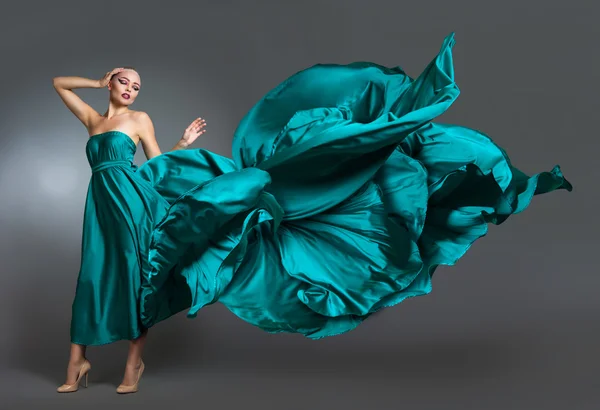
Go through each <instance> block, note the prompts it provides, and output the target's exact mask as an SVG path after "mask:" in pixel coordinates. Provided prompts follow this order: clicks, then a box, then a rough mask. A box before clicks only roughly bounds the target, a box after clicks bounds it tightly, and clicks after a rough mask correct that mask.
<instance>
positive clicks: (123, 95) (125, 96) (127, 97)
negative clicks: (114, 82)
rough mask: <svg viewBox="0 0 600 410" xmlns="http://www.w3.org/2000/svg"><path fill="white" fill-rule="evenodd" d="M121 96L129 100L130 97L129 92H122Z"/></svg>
mask: <svg viewBox="0 0 600 410" xmlns="http://www.w3.org/2000/svg"><path fill="white" fill-rule="evenodd" d="M121 97H123V98H125V99H126V100H128V99H129V98H130V96H129V94H127V93H123V94H121Z"/></svg>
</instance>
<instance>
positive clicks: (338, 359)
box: [0, 308, 600, 410]
mask: <svg viewBox="0 0 600 410" xmlns="http://www.w3.org/2000/svg"><path fill="white" fill-rule="evenodd" d="M394 310H395V312H394ZM398 312H399V311H398V310H397V309H396V308H393V309H391V310H390V311H389V312H384V313H383V314H381V315H379V316H377V317H373V319H372V320H370V321H369V322H365V323H364V329H361V330H357V331H356V335H350V334H349V335H348V336H347V338H348V339H352V338H354V339H360V338H363V337H364V338H368V334H369V332H371V334H374V335H377V333H376V332H375V333H373V331H374V330H376V328H377V327H379V326H381V325H382V321H385V319H386V318H385V317H382V316H388V317H390V316H391V315H393V314H396V315H398ZM596 323H597V318H596V317H593V316H591V315H586V314H585V313H584V312H576V311H570V312H569V313H563V314H561V313H558V311H557V312H554V313H553V314H552V315H548V317H547V318H546V319H545V320H538V321H535V322H532V323H531V324H530V325H519V326H513V325H511V324H510V323H509V322H505V323H502V322H501V321H499V322H498V327H497V329H496V331H495V332H490V330H489V328H488V326H489V325H490V323H488V324H487V325H486V326H483V327H482V329H485V330H481V331H478V326H471V327H464V328H462V329H457V328H455V329H454V331H448V330H446V331H445V333H446V334H445V335H441V334H439V335H438V336H437V337H435V338H430V337H431V336H429V337H426V333H427V332H421V334H417V335H414V334H413V335H412V337H410V338H409V340H410V341H407V342H396V344H395V345H394V346H390V341H385V339H384V334H382V333H381V332H380V333H379V335H378V336H377V337H378V338H380V339H381V341H380V343H374V342H373V341H370V342H369V344H366V346H369V347H368V348H367V349H365V350H364V351H361V350H360V349H357V348H356V344H357V340H354V341H353V342H352V344H353V347H352V348H345V346H346V345H347V343H344V341H341V342H340V340H337V341H335V340H334V339H332V340H324V341H322V342H317V343H314V342H311V341H304V340H302V339H297V338H295V337H294V336H291V335H277V336H265V337H267V338H269V337H275V338H285V339H288V340H287V343H284V344H285V345H286V346H288V347H287V348H283V347H281V348H279V349H271V350H269V351H266V350H265V349H261V348H260V347H257V346H254V347H243V346H244V343H243V340H240V341H238V346H237V347H234V348H232V349H230V350H229V351H227V352H226V353H223V351H224V350H223V349H222V345H221V348H218V346H217V344H214V345H204V346H199V347H194V346H193V345H192V343H190V344H186V343H174V345H173V346H170V347H169V345H168V341H167V339H168V337H165V336H166V334H165V333H164V332H160V333H159V332H158V331H157V333H159V334H158V335H157V339H158V340H156V343H155V344H153V343H152V341H151V340H150V339H149V343H148V349H147V352H146V359H145V360H146V365H147V370H146V373H145V374H144V376H143V381H142V382H141V383H140V391H139V392H138V393H136V394H133V395H128V396H121V395H117V394H116V393H115V391H114V390H115V387H116V385H117V384H118V383H119V382H120V377H121V373H120V371H121V368H122V364H121V362H120V359H121V358H122V357H123V356H124V354H125V353H126V348H127V345H126V343H125V342H119V343H117V344H114V345H110V346H106V347H102V348H95V349H91V350H90V353H89V358H90V360H91V361H92V363H93V366H94V368H93V371H92V372H91V373H90V377H89V382H90V385H89V387H88V388H87V389H85V388H81V389H80V391H78V392H76V393H71V394H58V393H55V392H54V390H55V388H56V386H57V383H60V382H62V377H63V372H62V369H63V367H64V361H63V360H62V359H63V358H62V357H60V356H56V355H46V354H43V352H42V351H39V352H35V353H34V354H33V355H32V356H31V360H25V361H24V362H23V363H22V365H21V366H15V368H13V369H9V371H8V372H3V374H2V384H1V388H0V391H1V395H2V397H3V400H2V401H3V402H4V403H5V405H6V407H4V406H3V407H2V408H6V409H15V410H16V409H21V408H35V407H37V406H39V408H62V409H68V408H86V409H106V408H111V409H120V408H131V406H132V405H134V404H136V405H140V406H141V405H144V406H145V407H149V408H158V407H164V406H168V405H170V404H173V403H177V404H182V405H186V406H189V405H193V407H194V408H219V409H239V408H251V409H254V408H256V409H263V410H266V409H307V408H311V409H331V408H340V409H379V408H381V409H383V408H410V409H441V408H443V409H486V410H496V409H497V410H506V409H513V410H517V409H523V410H531V409H545V410H549V409H569V410H571V409H573V410H587V409H590V410H596V409H598V408H599V404H600V400H599V399H598V391H599V389H598V387H600V386H598V385H599V384H600V381H599V378H598V376H597V371H598V365H599V364H600V360H599V358H598V357H599V354H598V346H599V345H600V337H599V333H598V331H597V326H596ZM241 326H243V325H241ZM406 331H407V332H409V331H410V329H406ZM419 337H423V338H422V339H419ZM290 340H295V341H296V343H295V344H294V343H290ZM225 344H226V345H229V344H232V341H231V340H229V341H227V342H225ZM348 344H349V343H348ZM373 345H375V346H376V345H379V346H381V347H380V348H375V349H374V348H373ZM211 352H221V353H220V354H219V355H213V354H212V353H211ZM34 359H35V360H34ZM109 406H110V407H109Z"/></svg>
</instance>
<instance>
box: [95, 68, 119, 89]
mask: <svg viewBox="0 0 600 410" xmlns="http://www.w3.org/2000/svg"><path fill="white" fill-rule="evenodd" d="M123 70H124V68H123V67H119V68H114V69H113V70H112V71H108V72H107V73H106V74H104V77H102V78H101V79H99V80H98V87H99V88H103V87H106V86H107V85H108V83H109V82H110V79H111V78H112V76H113V75H115V74H117V73H120V72H121V71H123Z"/></svg>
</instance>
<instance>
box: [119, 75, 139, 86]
mask: <svg viewBox="0 0 600 410" xmlns="http://www.w3.org/2000/svg"><path fill="white" fill-rule="evenodd" d="M121 78H124V79H126V80H127V81H130V80H129V78H127V77H125V76H124V75H123V76H121ZM134 84H137V85H138V86H140V87H141V85H139V84H138V83H136V82H134Z"/></svg>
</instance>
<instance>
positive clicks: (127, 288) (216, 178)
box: [71, 33, 572, 344]
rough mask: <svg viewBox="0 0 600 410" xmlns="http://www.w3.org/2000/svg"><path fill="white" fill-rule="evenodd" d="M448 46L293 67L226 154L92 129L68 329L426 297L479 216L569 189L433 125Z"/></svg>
mask: <svg viewBox="0 0 600 410" xmlns="http://www.w3.org/2000/svg"><path fill="white" fill-rule="evenodd" d="M453 46H454V33H452V34H450V35H449V36H448V37H446V39H445V40H444V42H443V44H442V47H441V50H440V52H439V53H438V55H437V56H436V57H435V58H434V59H433V60H432V61H431V63H430V64H429V65H428V66H427V67H426V69H425V70H424V71H423V72H422V73H421V75H420V76H419V77H417V78H416V79H413V78H411V77H409V76H408V75H407V74H406V73H405V72H404V71H403V70H402V69H401V68H399V67H394V68H387V67H383V66H380V65H377V64H374V63H369V62H360V63H353V64H348V65H333V64H320V65H315V66H313V67H310V68H307V69H305V70H303V71H300V72H298V73H296V74H294V75H292V76H291V77H289V78H288V79H286V80H285V81H284V82H283V83H281V84H280V85H279V86H277V87H276V88H275V89H273V90H271V91H270V92H269V93H267V94H266V95H265V96H264V97H263V98H262V99H261V100H260V101H259V102H258V103H257V104H256V105H255V106H254V107H253V108H252V109H251V110H250V111H249V112H248V113H247V115H246V116H245V117H244V118H243V119H242V121H241V123H240V124H239V126H238V128H237V130H236V132H235V134H234V139H233V155H232V159H229V158H226V157H222V156H220V155H217V154H214V153H211V152H209V151H207V150H203V149H189V150H185V151H173V152H168V153H165V154H162V155H160V156H157V157H154V158H152V159H150V160H149V161H147V162H146V163H144V164H143V165H142V166H140V167H139V168H138V167H136V166H135V165H133V163H132V160H133V155H134V154H135V149H136V147H135V144H133V141H132V140H131V138H130V137H129V136H127V135H126V134H123V133H122V132H120V131H109V132H108V133H103V134H98V135H95V136H93V137H92V138H90V141H89V142H88V158H89V159H90V164H91V166H92V170H93V174H92V178H91V181H90V190H89V191H88V200H87V203H86V213H85V220H84V240H83V249H82V269H81V271H80V276H79V280H78V287H77V292H76V297H75V301H74V303H73V322H72V327H71V330H72V339H73V341H74V342H76V343H82V344H102V343H109V342H111V341H114V340H118V339H132V338H135V337H137V336H138V335H139V334H140V332H141V330H142V329H143V328H147V327H151V326H153V325H154V324H156V323H158V322H160V321H162V320H164V319H166V318H168V317H170V316H172V315H174V314H176V313H178V312H181V311H183V310H187V313H186V314H187V316H188V317H190V318H193V317H195V316H196V315H197V314H198V311H199V310H200V309H201V308H202V307H204V306H206V305H209V304H212V303H215V302H220V303H223V304H224V305H225V306H226V307H227V308H228V309H229V310H230V311H231V312H233V313H234V314H235V315H237V316H238V317H239V318H241V319H243V320H244V321H246V322H248V323H251V324H252V325H254V326H257V327H259V328H261V329H263V330H265V331H267V332H272V333H276V332H295V333H301V334H303V335H305V336H307V337H309V338H312V339H319V338H322V337H326V336H333V335H337V334H340V333H344V332H347V331H349V330H351V329H353V328H355V327H356V326H357V325H359V324H360V323H361V322H362V321H363V320H365V319H366V318H368V317H369V316H370V315H371V314H372V313H374V312H376V311H378V310H380V309H382V308H384V307H387V306H392V305H395V304H397V303H399V302H401V301H402V300H404V299H406V298H408V297H413V296H418V295H424V294H427V293H429V292H430V291H431V278H432V276H433V273H434V271H435V268H436V267H437V266H439V265H453V264H455V263H456V261H457V260H458V259H459V258H460V257H461V256H462V255H464V254H465V252H466V251H467V250H468V249H469V247H470V246H471V244H472V243H473V242H474V241H475V240H477V239H478V238H480V237H482V236H484V235H485V234H486V233H487V225H488V223H494V224H500V223H502V222H503V221H504V220H506V218H508V216H510V215H511V214H515V213H518V212H521V211H523V210H524V209H525V208H527V206H528V205H529V203H530V201H531V200H532V197H533V196H534V195H537V194H542V193H546V192H550V191H553V190H558V189H566V190H568V191H571V190H572V186H571V184H570V183H569V182H568V181H567V180H566V179H565V178H564V177H563V175H562V173H561V171H560V168H559V167H558V166H555V167H554V168H553V169H552V170H551V171H549V172H541V173H539V174H536V175H533V176H528V175H526V174H524V173H523V172H521V171H520V170H518V169H517V168H515V167H513V166H512V165H511V163H510V160H509V158H508V156H507V155H506V153H505V152H504V151H503V150H502V149H501V148H500V147H498V146H497V145H496V144H495V143H494V142H493V141H492V140H491V139H490V138H489V137H488V136H486V135H485V134H483V133H482V132H480V131H476V130H473V129H469V128H466V127H462V126H458V125H450V124H440V123H435V122H433V120H434V119H435V118H436V117H438V116H439V115H441V114H443V113H444V112H445V111H446V110H447V109H448V107H449V106H450V105H451V104H452V103H453V102H454V100H455V99H456V98H457V96H458V94H459V89H458V87H457V85H456V84H455V82H454V72H453V65H452V47H453Z"/></svg>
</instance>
